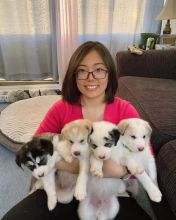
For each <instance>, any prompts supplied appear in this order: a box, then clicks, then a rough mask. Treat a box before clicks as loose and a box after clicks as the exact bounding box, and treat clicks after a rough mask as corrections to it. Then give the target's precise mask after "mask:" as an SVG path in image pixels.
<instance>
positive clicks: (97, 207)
mask: <svg viewBox="0 0 176 220" xmlns="http://www.w3.org/2000/svg"><path fill="white" fill-rule="evenodd" d="M99 123H100V122H95V123H93V129H92V133H91V134H90V146H91V147H92V150H93V152H95V151H97V154H94V155H92V156H91V158H90V163H91V172H92V174H93V175H97V172H96V170H95V169H94V165H97V164H98V165H99V164H101V174H100V175H97V176H98V177H102V176H103V173H102V165H103V164H102V162H103V160H105V159H106V157H109V154H110V148H111V147H113V146H114V145H115V144H116V143H117V140H118V136H119V135H117V136H116V135H115V134H119V132H118V130H117V127H116V126H115V125H113V124H111V123H110V124H104V123H100V125H102V126H100V127H97V126H96V125H97V124H99ZM104 131H107V132H106V133H105V132H104ZM103 151H105V152H106V153H103ZM95 155H96V156H97V157H94V156H95ZM94 158H95V160H94ZM99 161H100V163H99ZM96 162H97V163H96ZM94 163H95V164H94ZM95 167H96V166H95ZM125 189H126V188H125V184H124V183H123V181H122V180H120V179H115V178H112V179H111V178H97V177H96V176H90V177H89V180H88V195H87V197H86V198H85V199H84V200H83V201H81V202H80V204H79V208H78V214H79V217H80V219H82V220H92V219H98V220H107V219H114V218H115V216H116V215H117V213H118V211H119V202H118V199H117V194H118V193H124V192H125Z"/></svg>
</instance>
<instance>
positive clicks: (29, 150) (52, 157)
mask: <svg viewBox="0 0 176 220" xmlns="http://www.w3.org/2000/svg"><path fill="white" fill-rule="evenodd" d="M60 139H61V138H60V136H59V135H58V134H52V133H45V134H42V135H41V136H37V137H34V138H32V140H31V141H29V142H27V143H25V144H24V145H23V146H22V147H21V148H20V149H19V150H18V151H17V154H16V163H17V165H18V166H20V167H21V166H22V165H24V166H25V167H27V168H28V169H29V170H31V172H32V175H33V176H34V177H35V178H37V179H38V180H41V181H42V185H43V188H44V190H45V191H46V194H47V198H48V209H49V210H52V209H54V208H55V206H56V204H57V192H56V185H55V171H56V168H55V164H56V162H58V161H59V160H61V159H64V160H66V161H67V162H71V161H72V156H71V154H70V149H69V147H70V146H69V144H68V143H67V142H66V141H62V140H60Z"/></svg>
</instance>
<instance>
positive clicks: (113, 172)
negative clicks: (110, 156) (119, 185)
mask: <svg viewBox="0 0 176 220" xmlns="http://www.w3.org/2000/svg"><path fill="white" fill-rule="evenodd" d="M126 174H127V169H126V168H125V167H124V166H122V165H120V164H118V163H117V162H115V161H113V160H104V162H103V175H104V177H106V178H122V177H123V176H125V175H126Z"/></svg>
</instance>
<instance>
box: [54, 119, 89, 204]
mask: <svg viewBox="0 0 176 220" xmlns="http://www.w3.org/2000/svg"><path fill="white" fill-rule="evenodd" d="M91 130H92V123H91V122H90V121H89V120H86V119H79V120H75V121H72V122H70V123H67V124H66V125H65V126H64V128H63V129H62V131H61V135H62V137H63V138H64V140H65V141H66V142H68V143H69V144H70V146H71V147H70V151H71V155H72V156H73V157H74V158H77V159H78V160H79V174H78V176H77V177H76V186H75V189H74V187H72V189H74V196H75V198H76V199H77V200H83V199H85V197H86V195H87V180H88V175H89V143H88V139H89V135H90V133H91ZM61 175H64V176H60V177H59V178H58V181H59V182H62V186H63V185H64V184H67V186H69V181H68V177H69V176H70V175H72V174H68V173H67V174H66V173H63V172H62V173H61ZM66 176H67V177H66ZM71 179H72V178H71ZM71 179H70V180H71ZM73 182H75V181H73V180H72V181H70V184H71V186H73ZM63 188H64V187H63ZM72 192H73V191H72ZM61 194H62V195H63V194H65V195H68V193H66V190H65V189H61V188H58V198H61V196H59V195H61ZM71 194H72V193H70V194H69V195H71ZM69 195H68V197H69ZM62 198H63V196H62ZM62 202H63V201H62Z"/></svg>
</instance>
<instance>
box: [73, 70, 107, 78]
mask: <svg viewBox="0 0 176 220" xmlns="http://www.w3.org/2000/svg"><path fill="white" fill-rule="evenodd" d="M102 70H103V71H104V74H105V75H104V77H103V78H96V77H95V74H94V72H95V71H97V70H94V71H87V70H84V71H85V72H87V77H86V78H85V79H79V78H78V72H77V73H76V78H77V79H78V80H87V79H88V78H89V76H90V74H92V76H93V78H94V79H105V78H106V74H107V73H108V70H104V69H102Z"/></svg>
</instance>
